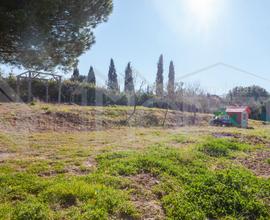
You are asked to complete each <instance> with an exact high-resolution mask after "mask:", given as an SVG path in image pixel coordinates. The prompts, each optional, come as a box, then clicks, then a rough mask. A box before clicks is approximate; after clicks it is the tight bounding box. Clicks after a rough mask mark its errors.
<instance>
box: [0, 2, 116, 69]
mask: <svg viewBox="0 0 270 220" xmlns="http://www.w3.org/2000/svg"><path fill="white" fill-rule="evenodd" d="M111 12H112V1H111V0H99V1H96V0H77V1H62V0H54V1H51V0H43V1H35V0H25V1H20V3H18V1H17V0H8V1H7V0H3V1H1V3H0V27H1V29H0V35H1V42H0V63H9V64H15V65H18V66H24V67H25V68H31V69H48V68H53V67H56V66H63V67H71V66H72V65H73V64H74V63H75V62H76V59H77V57H79V56H80V55H81V54H82V53H83V52H84V51H86V50H88V49H89V48H90V47H91V45H92V44H93V43H94V42H95V38H94V35H93V29H94V28H95V27H96V26H97V25H98V24H99V23H101V22H104V21H107V19H108V16H109V15H110V13H111Z"/></svg>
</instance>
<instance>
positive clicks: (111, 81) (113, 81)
mask: <svg viewBox="0 0 270 220" xmlns="http://www.w3.org/2000/svg"><path fill="white" fill-rule="evenodd" d="M107 86H108V89H109V90H111V91H114V92H119V86H118V80H117V73H116V69H115V66H114V61H113V59H111V63H110V67H109V72H108V83H107Z"/></svg>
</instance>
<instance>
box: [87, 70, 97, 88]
mask: <svg viewBox="0 0 270 220" xmlns="http://www.w3.org/2000/svg"><path fill="white" fill-rule="evenodd" d="M87 82H88V83H91V84H93V85H96V77H95V72H94V68H93V67H92V66H91V67H90V69H89V72H88V76H87Z"/></svg>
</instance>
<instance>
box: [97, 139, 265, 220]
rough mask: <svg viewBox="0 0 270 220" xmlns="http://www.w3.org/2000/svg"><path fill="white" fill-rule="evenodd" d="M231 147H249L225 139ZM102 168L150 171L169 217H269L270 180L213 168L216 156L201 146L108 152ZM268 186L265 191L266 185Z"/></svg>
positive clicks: (239, 170) (124, 172) (235, 169)
mask: <svg viewBox="0 0 270 220" xmlns="http://www.w3.org/2000/svg"><path fill="white" fill-rule="evenodd" d="M218 143H219V144H220V143H222V144H223V146H224V147H229V146H230V148H229V149H230V150H236V149H237V150H241V149H245V147H246V146H242V145H241V144H236V143H232V145H231V144H230V145H229V143H230V142H229V141H228V142H227V141H220V142H218ZM97 159H98V162H99V172H107V173H108V172H109V173H111V174H113V175H117V174H118V175H135V174H137V173H145V172H146V173H147V172H150V173H152V174H153V175H155V176H158V177H159V178H160V180H161V183H160V184H159V185H158V186H156V189H155V192H156V193H157V194H158V195H159V196H160V197H161V200H162V204H163V208H164V209H165V211H166V216H167V217H168V218H169V219H206V218H210V219H222V218H224V219H226V218H227V219H230V218H231V219H267V218H269V217H270V215H269V208H268V207H267V206H266V204H265V203H264V202H263V199H267V198H268V196H269V193H268V192H267V191H268V189H270V188H269V184H268V183H267V182H265V181H264V180H261V179H258V178H256V177H255V176H254V175H253V174H251V173H250V172H248V171H246V170H244V169H243V168H241V167H233V166H232V167H231V166H229V167H227V168H225V169H224V170H215V171H213V170H209V169H208V168H207V167H208V165H209V163H211V160H212V159H211V157H208V156H203V155H202V154H200V153H199V152H196V150H195V149H190V150H188V151H187V152H184V151H181V150H177V149H172V148H168V147H165V146H163V145H157V146H153V147H151V148H150V149H147V150H146V151H145V152H144V153H134V152H117V153H105V154H102V155H100V156H99V157H98V158H97ZM262 188H263V189H264V191H262V190H261V189H262Z"/></svg>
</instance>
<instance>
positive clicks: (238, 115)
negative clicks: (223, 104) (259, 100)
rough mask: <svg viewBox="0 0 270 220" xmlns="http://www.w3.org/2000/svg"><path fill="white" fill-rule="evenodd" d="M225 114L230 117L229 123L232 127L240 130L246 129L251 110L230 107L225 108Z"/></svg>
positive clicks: (245, 107)
mask: <svg viewBox="0 0 270 220" xmlns="http://www.w3.org/2000/svg"><path fill="white" fill-rule="evenodd" d="M226 113H227V114H228V115H229V116H230V119H231V122H232V123H233V125H234V126H237V127H241V128H247V127H248V119H249V115H250V113H251V110H250V108H249V107H248V106H242V107H235V106H230V107H227V108H226Z"/></svg>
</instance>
